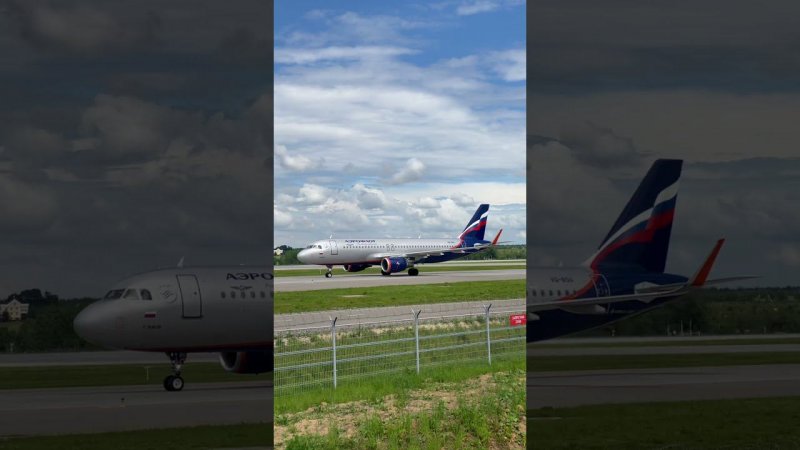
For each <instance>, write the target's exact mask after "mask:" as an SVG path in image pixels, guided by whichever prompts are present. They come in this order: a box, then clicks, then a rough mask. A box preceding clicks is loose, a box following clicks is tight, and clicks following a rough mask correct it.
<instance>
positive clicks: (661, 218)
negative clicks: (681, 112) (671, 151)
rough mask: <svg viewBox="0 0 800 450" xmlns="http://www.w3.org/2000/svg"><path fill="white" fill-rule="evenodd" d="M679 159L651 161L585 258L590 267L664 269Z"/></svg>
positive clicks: (675, 198) (673, 209) (652, 270)
mask: <svg viewBox="0 0 800 450" xmlns="http://www.w3.org/2000/svg"><path fill="white" fill-rule="evenodd" d="M682 165H683V161H681V160H678V159H659V160H657V161H656V162H654V163H653V165H652V167H650V170H649V171H648V172H647V175H645V177H644V180H642V182H641V184H639V188H638V189H636V192H635V193H634V194H633V197H631V199H630V200H629V201H628V204H627V205H626V206H625V209H623V210H622V213H621V214H620V215H619V217H618V218H617V221H616V222H615V223H614V226H613V227H611V230H610V231H609V232H608V234H607V235H606V238H605V239H603V242H602V243H601V244H600V247H598V249H597V252H595V254H594V255H592V257H591V258H590V259H589V261H588V262H589V264H590V265H591V267H592V268H593V269H597V268H600V269H602V268H610V267H618V266H628V267H630V266H638V267H641V268H643V269H645V270H647V271H648V272H659V273H661V272H664V266H665V264H666V262H667V250H668V249H669V237H670V233H671V231H672V219H673V217H674V214H675V205H676V202H677V198H678V180H679V179H680V176H681V167H682Z"/></svg>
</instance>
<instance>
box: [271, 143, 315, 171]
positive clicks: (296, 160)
mask: <svg viewBox="0 0 800 450" xmlns="http://www.w3.org/2000/svg"><path fill="white" fill-rule="evenodd" d="M275 156H277V157H278V161H279V162H280V164H281V166H282V167H284V168H286V169H288V170H292V171H296V172H304V171H307V170H313V169H317V168H319V167H320V165H321V164H322V160H321V159H318V160H312V159H311V158H309V157H307V156H304V155H294V156H292V155H290V154H289V151H288V150H287V149H286V146H285V145H276V146H275Z"/></svg>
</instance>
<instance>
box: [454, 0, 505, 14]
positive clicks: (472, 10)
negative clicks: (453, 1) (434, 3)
mask: <svg viewBox="0 0 800 450" xmlns="http://www.w3.org/2000/svg"><path fill="white" fill-rule="evenodd" d="M499 6H500V4H499V3H498V2H494V1H489V0H478V1H474V2H470V3H464V4H462V5H459V6H458V7H457V8H456V13H457V14H458V15H460V16H469V15H472V14H478V13H483V12H489V11H494V10H495V9H497V8H498V7H499Z"/></svg>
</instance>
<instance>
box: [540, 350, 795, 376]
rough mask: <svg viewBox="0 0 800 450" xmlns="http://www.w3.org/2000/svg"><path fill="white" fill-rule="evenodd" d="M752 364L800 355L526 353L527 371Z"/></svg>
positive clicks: (779, 361) (791, 359)
mask: <svg viewBox="0 0 800 450" xmlns="http://www.w3.org/2000/svg"><path fill="white" fill-rule="evenodd" d="M755 364H800V355H799V354H796V353H794V352H769V353H698V354H676V355H580V356H529V357H528V358H527V367H528V372H548V371H556V370H602V369H648V368H662V367H705V366H738V365H755Z"/></svg>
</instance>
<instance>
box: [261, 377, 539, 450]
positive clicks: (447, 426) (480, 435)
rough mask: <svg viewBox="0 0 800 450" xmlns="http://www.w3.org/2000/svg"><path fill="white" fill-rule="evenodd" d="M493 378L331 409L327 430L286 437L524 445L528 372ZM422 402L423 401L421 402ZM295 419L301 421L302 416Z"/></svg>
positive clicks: (326, 441)
mask: <svg viewBox="0 0 800 450" xmlns="http://www.w3.org/2000/svg"><path fill="white" fill-rule="evenodd" d="M490 380H491V381H489V380H486V379H481V380H477V379H473V380H470V381H469V382H462V383H451V384H445V385H441V384H437V383H429V384H428V385H427V386H425V388H426V389H422V390H418V391H415V392H413V393H409V394H408V395H407V396H396V397H394V398H392V399H389V400H388V401H387V402H386V403H379V402H377V403H375V404H371V405H360V406H358V407H349V406H350V405H345V407H344V408H337V407H332V408H327V410H326V411H324V414H327V415H328V416H329V417H330V416H333V417H332V418H331V419H330V420H329V426H328V432H327V433H325V434H310V433H309V434H301V435H296V436H294V437H292V438H291V439H290V440H289V441H288V442H287V445H286V448H287V450H297V449H406V448H408V449H462V448H504V449H505V448H508V449H522V448H524V445H525V436H524V433H521V432H520V426H521V424H522V423H523V422H522V421H523V417H524V412H525V407H524V403H525V384H524V380H525V377H524V371H523V370H521V369H517V370H511V371H508V372H498V373H495V374H493V375H492V376H491V377H490ZM442 390H445V391H446V392H449V393H451V395H452V400H447V401H446V400H444V399H443V398H441V397H437V396H436V395H434V393H436V392H441V391H442ZM476 390H477V391H478V392H480V394H479V395H476ZM420 401H422V402H424V405H420ZM390 402H392V403H391V404H390ZM411 405H415V406H411ZM345 411H346V413H347V414H349V415H350V416H351V417H353V418H354V419H351V420H350V421H348V420H344V422H346V423H345V424H344V425H342V421H340V420H339V419H340V418H341V417H342V416H343V415H344V413H345ZM337 413H338V414H337ZM302 416H312V417H314V418H320V420H323V421H324V420H325V418H324V415H319V414H314V412H313V411H312V412H310V413H309V414H304V415H302ZM292 419H293V420H297V417H294V418H292ZM347 422H350V423H347ZM352 422H355V423H352ZM276 423H277V424H280V421H276ZM286 425H287V426H286V428H287V429H291V428H292V427H293V424H292V423H288V422H287V424H286ZM343 427H349V428H350V431H351V432H352V437H345V434H346V433H345V430H344V429H343Z"/></svg>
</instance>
